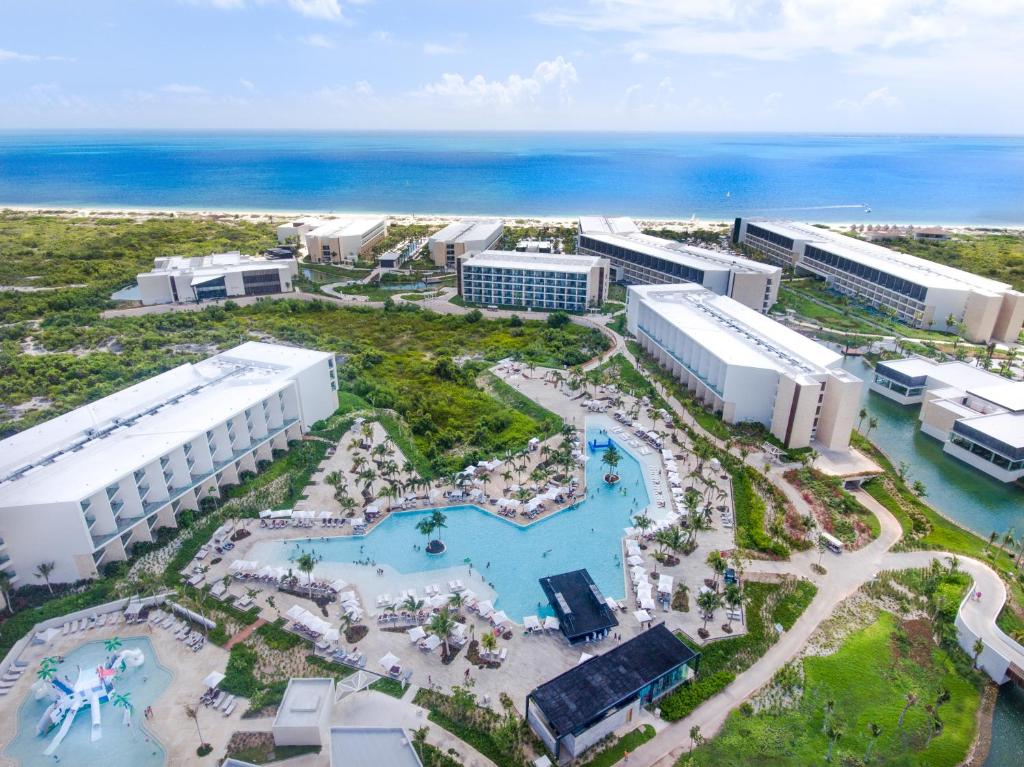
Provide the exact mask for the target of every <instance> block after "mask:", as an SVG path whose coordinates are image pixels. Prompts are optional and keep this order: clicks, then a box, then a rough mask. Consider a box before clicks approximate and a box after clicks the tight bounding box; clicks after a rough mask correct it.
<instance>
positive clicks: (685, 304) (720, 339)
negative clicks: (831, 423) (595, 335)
mask: <svg viewBox="0 0 1024 767" xmlns="http://www.w3.org/2000/svg"><path fill="white" fill-rule="evenodd" d="M633 296H636V298H637V299H638V300H641V301H644V302H645V303H646V304H647V305H648V306H650V307H651V309H653V310H654V311H655V312H657V314H659V315H660V316H661V317H662V318H663V319H665V320H666V321H667V322H669V323H671V324H672V325H673V326H675V327H678V328H680V329H682V330H685V331H686V332H687V333H688V334H689V335H691V336H694V337H699V338H700V339H701V343H702V345H703V346H704V347H706V348H708V349H712V350H713V351H714V354H715V355H716V356H718V357H719V358H720V359H722V360H723V361H725V362H727V363H730V364H734V365H745V366H748V367H760V368H768V369H772V370H786V371H791V372H796V373H800V374H819V373H824V372H826V371H827V372H830V373H837V372H839V371H838V370H837V368H838V366H839V363H840V362H841V361H842V355H840V354H838V353H836V352H834V351H832V350H831V349H829V348H828V347H826V346H823V345H822V344H819V343H818V342H817V341H814V340H812V339H810V338H807V337H806V336H802V335H800V334H799V333H797V332H796V331H795V330H791V329H789V328H787V327H786V326H785V325H782V324H780V323H778V322H776V321H775V320H773V319H771V318H770V317H767V316H766V315H764V314H761V313H760V312H757V311H754V310H753V309H749V308H747V307H746V306H744V305H743V304H741V303H740V302H739V301H735V300H733V299H731V298H729V297H727V296H719V295H717V294H715V293H712V292H711V291H709V290H707V289H705V288H702V287H701V286H699V285H634V286H630V288H629V298H630V299H631V300H632V298H633Z"/></svg>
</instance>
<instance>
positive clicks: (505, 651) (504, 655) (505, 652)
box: [498, 647, 508, 661]
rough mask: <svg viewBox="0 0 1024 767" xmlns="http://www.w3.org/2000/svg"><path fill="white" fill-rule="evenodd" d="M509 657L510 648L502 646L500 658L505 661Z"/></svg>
mask: <svg viewBox="0 0 1024 767" xmlns="http://www.w3.org/2000/svg"><path fill="white" fill-rule="evenodd" d="M507 657H508V648H507V647H502V648H501V652H500V653H498V660H500V661H504V660H505V659H506V658H507Z"/></svg>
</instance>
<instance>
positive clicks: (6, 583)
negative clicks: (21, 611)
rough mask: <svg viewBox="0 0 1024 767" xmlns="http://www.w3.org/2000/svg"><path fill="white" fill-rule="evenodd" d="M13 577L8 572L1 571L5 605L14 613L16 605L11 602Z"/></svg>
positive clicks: (1, 590)
mask: <svg viewBox="0 0 1024 767" xmlns="http://www.w3.org/2000/svg"><path fill="white" fill-rule="evenodd" d="M10 592H11V578H10V576H8V575H7V573H0V596H2V597H3V600H4V607H6V608H7V611H8V612H9V613H11V614H12V615H13V614H14V605H12V604H11V595H10Z"/></svg>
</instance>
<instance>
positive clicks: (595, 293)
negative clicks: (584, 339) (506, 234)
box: [456, 250, 610, 312]
mask: <svg viewBox="0 0 1024 767" xmlns="http://www.w3.org/2000/svg"><path fill="white" fill-rule="evenodd" d="M609 271H610V270H609V267H608V259H606V258H595V257H592V256H567V255H548V254H544V253H516V252H514V251H507V250H485V251H484V252H483V253H478V254H476V255H473V256H469V257H467V258H460V259H459V260H458V261H457V275H456V284H457V286H458V290H459V295H460V296H461V297H462V299H463V300H464V301H465V302H466V303H470V304H481V305H483V306H503V307H504V306H514V307H524V308H528V309H542V310H554V309H562V310H565V311H569V312H582V311H586V310H587V309H589V308H591V307H598V306H600V305H601V304H603V303H604V301H605V299H606V298H607V296H608V275H609Z"/></svg>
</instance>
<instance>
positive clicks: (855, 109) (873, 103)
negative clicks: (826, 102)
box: [834, 85, 900, 114]
mask: <svg viewBox="0 0 1024 767" xmlns="http://www.w3.org/2000/svg"><path fill="white" fill-rule="evenodd" d="M899 105H900V100H899V98H897V97H896V96H894V95H892V93H891V92H890V91H889V86H888V85H883V86H882V87H881V88H875V90H873V91H870V92H869V93H867V94H865V95H864V96H863V97H862V98H859V99H846V98H843V99H839V100H838V101H836V102H835V104H834V106H835V108H836V109H838V110H840V111H842V112H852V113H858V114H859V113H861V112H867V111H869V110H875V109H894V108H895V107H898V106H899Z"/></svg>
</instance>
